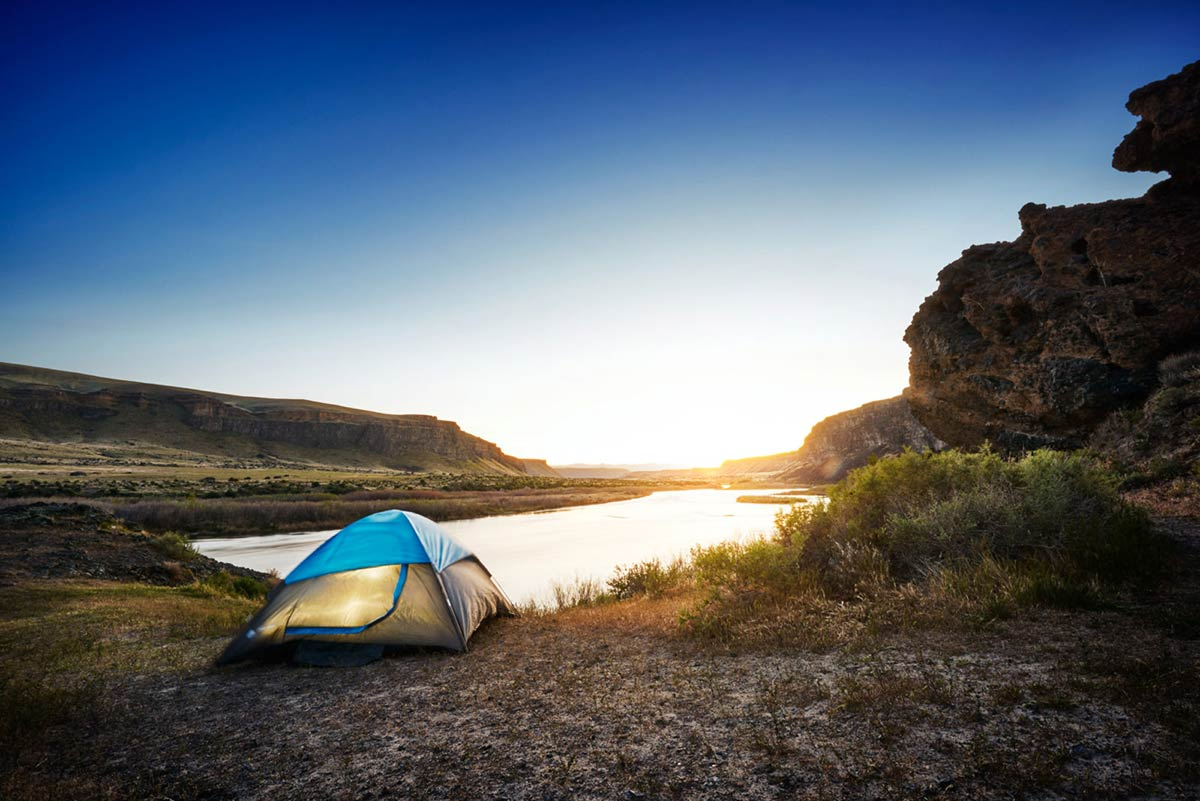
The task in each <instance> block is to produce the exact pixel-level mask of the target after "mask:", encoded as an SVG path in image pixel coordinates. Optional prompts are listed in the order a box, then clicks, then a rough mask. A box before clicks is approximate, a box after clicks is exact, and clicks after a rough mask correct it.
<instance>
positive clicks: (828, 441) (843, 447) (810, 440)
mask: <svg viewBox="0 0 1200 801" xmlns="http://www.w3.org/2000/svg"><path fill="white" fill-rule="evenodd" d="M941 447H943V443H942V442H941V441H939V440H938V438H937V437H935V436H934V435H933V434H931V433H930V432H929V430H928V429H927V428H925V426H923V425H921V424H920V423H919V422H917V420H916V418H915V417H913V414H912V412H911V411H910V410H909V406H908V401H906V400H905V399H904V398H903V397H895V398H888V399H887V400H881V401H874V402H872V403H865V404H863V405H862V406H859V407H858V408H857V409H851V410H850V411H848V412H840V413H839V414H835V415H831V416H829V417H826V418H825V419H824V420H822V421H821V422H819V423H817V424H816V425H815V426H813V427H812V431H810V432H808V436H807V437H805V438H804V444H803V445H802V446H801V447H800V450H799V451H798V452H797V453H796V454H795V459H794V460H793V461H791V463H790V464H788V466H787V467H786V468H784V469H783V470H782V471H781V472H780V473H779V476H778V477H779V478H780V479H781V480H784V481H789V482H797V483H818V482H821V483H823V482H828V481H837V480H838V479H840V478H842V476H844V475H846V473H848V472H850V471H851V470H853V469H854V468H856V467H862V466H863V465H865V464H866V463H867V460H868V459H870V458H871V457H872V456H886V455H888V454H893V453H900V452H901V451H902V450H904V449H905V448H912V449H913V450H918V451H923V450H930V449H933V450H938V449H940V448H941Z"/></svg>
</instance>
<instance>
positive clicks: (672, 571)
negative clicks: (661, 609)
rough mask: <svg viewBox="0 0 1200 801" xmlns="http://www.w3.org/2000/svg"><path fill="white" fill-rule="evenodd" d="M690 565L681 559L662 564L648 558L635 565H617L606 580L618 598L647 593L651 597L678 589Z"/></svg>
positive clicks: (686, 575) (685, 577)
mask: <svg viewBox="0 0 1200 801" xmlns="http://www.w3.org/2000/svg"><path fill="white" fill-rule="evenodd" d="M690 573H691V569H690V566H689V565H688V564H687V562H685V561H684V560H683V559H675V560H672V561H671V562H669V563H668V564H666V565H664V564H663V563H662V562H661V561H659V560H658V559H650V560H648V561H645V562H639V563H637V564H635V565H630V566H629V567H625V566H624V565H622V566H620V567H618V568H617V569H616V571H615V572H614V573H613V576H612V578H610V579H609V580H608V588H609V590H611V591H612V594H613V595H614V596H615V597H616V598H617V599H618V600H625V599H627V598H633V597H634V596H637V595H649V596H650V597H652V598H655V597H658V596H660V595H662V594H663V593H666V592H669V591H671V590H674V589H678V588H679V587H680V586H681V585H682V584H683V583H684V582H685V581H686V580H687V578H688V577H689V576H690Z"/></svg>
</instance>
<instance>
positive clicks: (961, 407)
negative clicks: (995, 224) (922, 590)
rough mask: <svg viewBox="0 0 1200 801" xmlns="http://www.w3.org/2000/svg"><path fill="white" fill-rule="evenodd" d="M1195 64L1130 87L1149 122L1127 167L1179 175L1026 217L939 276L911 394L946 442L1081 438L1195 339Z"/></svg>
mask: <svg viewBox="0 0 1200 801" xmlns="http://www.w3.org/2000/svg"><path fill="white" fill-rule="evenodd" d="M1198 91H1200V62H1198V63H1197V64H1193V65H1191V66H1189V67H1187V68H1185V69H1184V70H1183V71H1182V72H1180V73H1179V74H1177V75H1173V76H1171V77H1170V78H1168V79H1166V80H1163V81H1158V82H1156V83H1154V84H1150V85H1149V86H1147V87H1144V88H1143V89H1140V90H1138V91H1136V92H1134V93H1133V95H1132V96H1131V98H1130V102H1129V108H1130V109H1131V110H1134V111H1136V112H1138V113H1142V114H1144V115H1145V118H1144V119H1143V120H1142V122H1141V123H1139V124H1138V127H1137V128H1136V129H1135V131H1134V132H1133V133H1131V134H1130V135H1129V136H1128V137H1126V139H1125V141H1124V142H1122V143H1121V146H1120V147H1119V148H1118V149H1117V153H1116V155H1115V156H1114V164H1116V165H1117V166H1118V167H1120V168H1121V169H1166V170H1170V171H1171V172H1172V175H1173V176H1174V177H1173V178H1172V179H1171V180H1169V181H1165V182H1163V183H1161V184H1158V185H1157V186H1155V187H1154V188H1152V189H1151V191H1150V192H1148V193H1147V194H1146V195H1145V196H1144V197H1142V198H1137V199H1131V200H1115V201H1110V202H1107V203H1095V204H1088V205H1080V206H1069V207H1061V206H1060V207H1054V208H1046V207H1045V206H1042V205H1037V204H1032V203H1031V204H1028V205H1026V206H1025V207H1024V208H1023V209H1021V211H1020V220H1021V236H1020V237H1019V238H1018V239H1017V240H1016V241H1014V242H1000V243H996V244H991V245H977V246H974V247H971V248H968V249H967V250H966V251H964V252H963V255H962V258H960V259H959V260H958V261H955V262H953V263H951V264H950V265H948V266H947V267H945V268H944V269H943V270H942V271H941V273H940V274H939V275H938V289H937V291H935V292H934V293H933V294H932V295H930V296H929V297H928V298H926V299H925V302H924V303H923V304H922V305H921V307H920V309H919V310H918V311H917V313H916V316H914V318H913V321H912V324H911V325H910V326H909V328H908V330H907V331H906V332H905V335H904V339H905V341H906V342H908V344H909V345H910V346H911V347H912V355H911V357H910V360H909V373H910V375H909V389H908V391H907V393H906V394H907V397H908V399H909V401H910V403H911V405H912V409H913V413H914V414H915V415H916V417H917V419H918V420H920V421H921V422H922V423H924V424H925V425H926V426H927V427H928V428H929V429H930V430H931V431H933V433H934V434H936V435H937V436H938V437H940V438H941V439H943V440H945V441H946V442H948V443H949V444H951V445H957V446H963V447H974V446H977V445H979V444H980V443H982V442H983V441H984V440H990V441H991V442H993V443H994V444H995V445H997V446H998V447H1000V448H1003V449H1006V450H1019V449H1024V448H1031V447H1039V446H1053V447H1077V446H1079V445H1082V444H1083V443H1084V441H1085V440H1086V439H1087V437H1088V436H1089V434H1090V433H1091V432H1092V431H1093V430H1094V429H1095V428H1096V426H1097V425H1098V424H1099V423H1100V422H1101V421H1102V420H1103V419H1104V418H1105V417H1107V416H1108V415H1109V414H1110V413H1111V412H1113V411H1114V410H1116V409H1120V408H1126V407H1129V406H1133V405H1137V404H1139V403H1140V402H1141V401H1142V400H1144V399H1145V398H1146V397H1147V396H1148V395H1149V394H1150V393H1151V392H1152V391H1153V390H1154V388H1155V387H1156V385H1157V380H1156V367H1157V364H1158V362H1159V361H1161V360H1162V359H1163V358H1164V357H1166V356H1168V355H1170V354H1172V353H1177V352H1181V351H1184V350H1189V349H1193V348H1195V347H1196V346H1197V344H1200V191H1197V190H1198V189H1200V185H1198V184H1197V183H1196V182H1195V181H1194V178H1195V176H1196V174H1197V164H1198V163H1200V161H1198V156H1200V153H1198V152H1197V145H1198V140H1197V134H1196V132H1197V130H1200V104H1198V103H1197V102H1196V96H1197V92H1198Z"/></svg>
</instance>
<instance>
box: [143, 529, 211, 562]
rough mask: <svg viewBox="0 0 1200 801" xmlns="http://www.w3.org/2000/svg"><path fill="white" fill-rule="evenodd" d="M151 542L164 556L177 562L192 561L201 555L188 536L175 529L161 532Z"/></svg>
mask: <svg viewBox="0 0 1200 801" xmlns="http://www.w3.org/2000/svg"><path fill="white" fill-rule="evenodd" d="M150 544H151V545H153V546H154V549H155V550H157V551H158V552H159V553H161V554H162V555H163V556H165V557H167V558H168V559H173V560H175V561H176V562H190V561H191V560H193V559H195V558H196V557H197V556H199V555H200V552H199V551H197V550H196V547H195V546H194V545H192V543H191V542H190V541H189V540H188V538H187V537H185V536H183V535H182V534H177V533H175V532H174V531H168V532H166V533H164V534H159V535H158V536H157V537H155V538H154V539H153V540H151V541H150Z"/></svg>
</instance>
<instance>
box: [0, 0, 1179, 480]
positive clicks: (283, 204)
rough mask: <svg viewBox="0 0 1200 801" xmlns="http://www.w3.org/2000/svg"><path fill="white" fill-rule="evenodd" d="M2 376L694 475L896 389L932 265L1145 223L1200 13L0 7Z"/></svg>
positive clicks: (844, 7)
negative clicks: (1076, 214) (1138, 134)
mask: <svg viewBox="0 0 1200 801" xmlns="http://www.w3.org/2000/svg"><path fill="white" fill-rule="evenodd" d="M0 14H2V15H3V18H2V19H0V29H2V33H0V37H2V40H3V42H2V46H0V93H2V100H3V104H2V106H0V119H2V120H3V123H2V125H0V185H2V186H3V187H4V190H3V192H0V361H15V362H21V363H27V364H36V365H41V366H45V367H53V368H58V369H65V370H73V371H78V372H86V373H94V374H99V375H105V376H112V377H119V378H126V379H133V380H142V381H150V382H155V383H164V384H174V385H182V386H190V387H199V388H204V389H210V390H217V391H224V392H231V393H238V394H246V395H261V396H272V397H303V398H310V399H314V400H322V401H327V402H332V403H340V404H345V405H349V406H357V407H363V408H369V409H374V410H378V411H385V412H396V413H427V414H435V415H437V416H439V417H442V418H447V419H452V420H456V421H458V422H459V423H460V424H461V425H462V426H463V427H464V428H465V429H466V430H468V431H470V432H472V433H475V434H478V435H480V436H483V437H485V438H487V439H490V440H493V441H496V442H498V443H499V444H500V445H501V446H502V447H503V448H504V449H505V450H506V451H508V452H509V453H513V454H516V455H519V456H526V457H545V458H549V459H550V460H551V461H552V462H554V463H565V462H574V461H608V462H628V461H656V462H670V463H681V464H684V463H686V464H715V463H717V462H719V461H721V460H722V459H724V458H731V457H738V456H748V455H755V454H760V453H771V452H776V451H781V450H786V449H790V448H795V447H797V446H798V445H799V444H800V442H801V440H802V439H803V437H804V435H805V433H807V431H808V428H809V427H810V426H811V425H812V424H813V423H814V422H816V421H817V420H819V419H820V418H822V417H824V416H826V415H828V414H831V413H834V412H838V411H841V410H844V409H847V408H850V407H853V406H856V405H859V404H861V403H863V402H866V401H869V400H874V399H877V398H883V397H888V396H891V395H894V394H896V393H898V392H899V391H900V389H901V388H902V387H903V386H904V385H905V384H906V383H907V358H908V349H907V346H905V345H904V343H903V342H902V341H901V335H902V334H903V331H904V328H905V327H906V326H907V324H908V322H909V320H910V319H911V317H912V314H913V312H914V311H915V310H916V308H917V306H918V304H919V303H920V302H921V299H922V298H923V297H924V296H925V295H927V294H928V293H930V292H931V291H932V290H933V288H934V286H935V278H936V275H937V272H938V270H939V269H940V268H941V267H942V266H943V265H945V264H946V263H948V262H950V261H952V260H953V259H955V258H957V256H958V254H959V252H960V251H961V250H962V249H963V248H965V247H967V246H968V245H970V244H972V243H977V242H990V241H996V240H1001V239H1010V238H1012V237H1014V236H1015V235H1016V234H1017V233H1018V230H1019V229H1018V223H1017V209H1019V208H1020V207H1021V205H1022V204H1024V203H1025V202H1027V201H1030V200H1033V201H1037V202H1044V203H1050V204H1064V203H1078V202H1089V201H1099V200H1104V199H1108V198H1113V197H1125V196H1133V195H1138V194H1141V193H1142V192H1143V191H1144V190H1145V189H1146V187H1148V186H1149V185H1150V184H1151V183H1153V182H1154V180H1156V178H1155V177H1154V176H1150V175H1127V174H1123V173H1118V172H1115V171H1114V170H1112V169H1111V167H1110V166H1109V162H1110V159H1111V154H1112V149H1113V147H1114V146H1115V145H1116V144H1117V142H1119V141H1120V139H1121V137H1122V136H1123V135H1124V134H1125V133H1126V132H1127V131H1128V130H1129V129H1130V128H1131V127H1132V125H1133V123H1134V118H1133V117H1131V116H1130V115H1129V114H1128V113H1127V112H1126V111H1125V110H1124V108H1123V106H1124V102H1125V99H1126V97H1127V96H1128V93H1129V91H1130V90H1132V89H1134V88H1135V87H1137V86H1140V85H1142V84H1144V83H1147V82H1148V81H1151V80H1155V79H1158V78H1161V77H1164V76H1166V75H1167V74H1169V73H1172V72H1175V71H1177V70H1178V69H1179V68H1180V67H1182V66H1183V65H1184V64H1185V63H1187V62H1189V61H1193V60H1195V59H1196V58H1200V4H1196V3H1195V2H1188V3H1178V4H1160V3H1150V4H1132V3H1114V4H1104V3H1089V4H1085V5H1080V6H1079V7H1071V6H1069V5H1057V4H1054V3H1049V2H1040V3H1030V4H1027V5H1026V4H1022V3H1018V2H1008V3H1003V4H996V5H995V6H993V7H990V8H988V7H983V6H980V5H978V4H974V3H972V4H964V6H963V7H954V6H945V7H940V8H935V7H931V6H923V7H918V6H912V7H905V6H904V5H903V4H898V3H885V4H879V5H873V6H868V5H861V4H860V5H856V4H848V3H838V4H834V5H831V6H828V7H822V6H817V5H811V4H806V5H800V4H790V5H785V4H758V3H745V2H739V3H730V4H727V5H718V4H705V3H686V4H664V3H653V2H642V3H632V4H604V5H600V6H597V7H595V8H590V7H588V6H586V5H584V4H575V3H543V4H468V5H462V6H456V5H452V4H449V3H424V4H399V3H396V4H384V3H379V4H366V3H362V4H358V3H336V4H335V3H326V4H316V3H314V4H308V3H299V2H293V3H287V4H282V5H276V6H270V5H261V4H254V9H253V10H247V9H246V8H242V7H241V4H231V5H230V6H229V7H228V8H226V9H224V10H222V9H221V8H220V6H219V4H217V3H191V4H174V3H145V4H143V6H142V7H140V8H139V7H137V6H133V5H128V6H121V5H113V4H99V3H97V4H83V3H79V4H61V5H54V4H48V3H44V2H38V3H30V4H21V3H17V4H13V3H6V4H5V5H4V10H3V11H0Z"/></svg>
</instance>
